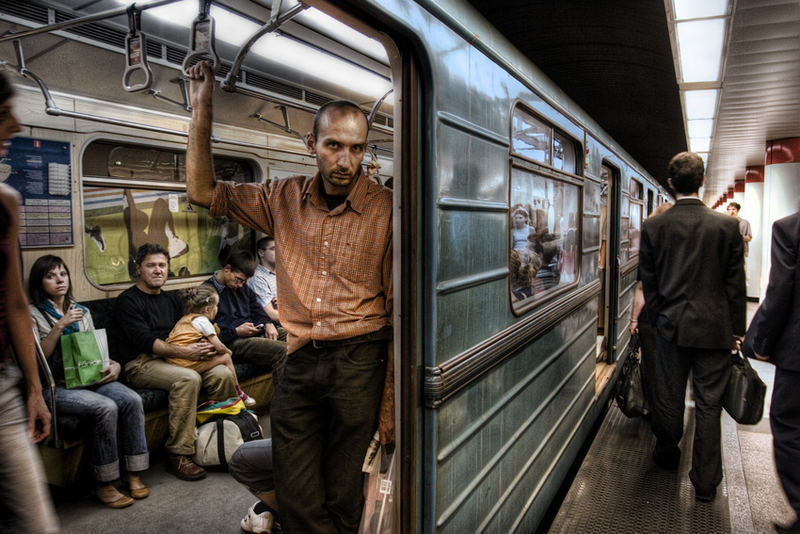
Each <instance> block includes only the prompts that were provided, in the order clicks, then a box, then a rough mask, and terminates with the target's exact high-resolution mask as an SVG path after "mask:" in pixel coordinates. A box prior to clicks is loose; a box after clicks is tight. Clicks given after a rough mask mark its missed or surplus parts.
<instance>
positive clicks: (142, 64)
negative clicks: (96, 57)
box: [122, 4, 153, 93]
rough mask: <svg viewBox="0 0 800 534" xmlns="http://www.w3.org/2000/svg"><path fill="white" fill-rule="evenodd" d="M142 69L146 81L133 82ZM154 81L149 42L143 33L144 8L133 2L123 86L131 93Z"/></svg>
mask: <svg viewBox="0 0 800 534" xmlns="http://www.w3.org/2000/svg"><path fill="white" fill-rule="evenodd" d="M137 71H141V72H142V73H143V74H144V81H143V82H141V83H133V84H132V83H131V77H132V76H133V73H135V72H137ZM152 82H153V71H152V70H150V65H149V64H148V63H147V44H146V42H145V38H144V34H143V33H142V10H141V9H137V8H136V4H131V6H130V7H129V8H128V35H126V36H125V72H124V73H123V74H122V87H123V88H125V90H126V91H128V92H129V93H131V92H134V91H144V90H146V89H149V88H150V85H151V84H152Z"/></svg>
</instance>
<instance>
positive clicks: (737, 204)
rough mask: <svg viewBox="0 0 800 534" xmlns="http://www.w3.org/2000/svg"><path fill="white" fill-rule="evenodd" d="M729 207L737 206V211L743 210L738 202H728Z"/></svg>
mask: <svg viewBox="0 0 800 534" xmlns="http://www.w3.org/2000/svg"><path fill="white" fill-rule="evenodd" d="M728 207H729V208H736V211H742V205H741V204H739V203H738V202H730V203H728Z"/></svg>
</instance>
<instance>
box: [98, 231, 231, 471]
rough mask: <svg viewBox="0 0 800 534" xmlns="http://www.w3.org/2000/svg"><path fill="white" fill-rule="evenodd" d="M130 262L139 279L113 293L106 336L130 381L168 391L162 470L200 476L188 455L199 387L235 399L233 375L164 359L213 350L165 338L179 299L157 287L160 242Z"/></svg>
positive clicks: (163, 256)
mask: <svg viewBox="0 0 800 534" xmlns="http://www.w3.org/2000/svg"><path fill="white" fill-rule="evenodd" d="M135 263H136V272H137V274H138V277H139V279H138V281H137V282H136V284H135V285H133V286H131V287H129V288H128V289H126V290H125V291H124V292H122V294H121V295H120V296H119V297H117V301H116V305H115V306H114V317H113V319H114V321H113V335H112V336H111V338H110V339H111V340H112V341H113V342H115V345H114V350H115V354H116V355H117V356H118V357H117V360H119V362H120V363H121V364H122V365H123V366H124V368H125V374H126V376H127V382H128V383H129V384H130V385H132V386H134V387H139V388H154V389H164V390H167V391H169V438H168V440H167V445H166V446H167V451H169V459H168V462H167V470H168V471H169V472H170V473H172V474H174V475H175V476H177V477H178V478H181V479H184V480H199V479H201V478H203V477H205V476H206V472H205V470H204V469H203V468H202V467H200V466H199V465H197V464H195V463H194V461H193V460H192V455H193V454H194V452H195V417H196V408H197V397H198V394H199V393H200V388H201V387H204V388H205V389H206V390H207V391H208V394H209V396H210V397H211V398H214V399H227V398H229V397H235V396H236V389H235V386H234V379H233V376H232V375H231V372H230V371H229V370H228V368H227V367H225V366H224V365H218V366H216V367H214V368H213V369H211V370H209V371H206V372H205V373H202V374H198V373H197V372H196V371H194V370H192V369H187V368H185V367H179V366H177V365H172V364H169V363H167V362H165V361H164V360H163V358H164V357H167V356H174V357H179V358H186V359H191V360H206V359H210V358H211V357H212V356H214V355H215V354H216V350H215V349H214V347H213V345H211V343H209V342H208V341H201V342H198V343H194V344H192V345H190V346H188V347H179V346H177V345H172V344H169V343H167V342H166V341H164V340H165V339H166V338H167V336H168V335H169V332H170V330H172V327H173V326H175V323H176V322H178V320H179V319H180V318H181V316H182V315H183V306H182V304H181V302H180V301H179V299H178V298H177V297H176V296H175V295H174V294H172V293H166V292H163V291H162V290H161V288H162V286H163V285H164V283H165V282H166V280H167V276H168V273H169V254H168V252H167V251H166V250H165V249H164V248H163V247H161V246H160V245H156V244H152V243H147V244H145V245H142V246H141V247H139V249H138V250H137V251H136V259H135Z"/></svg>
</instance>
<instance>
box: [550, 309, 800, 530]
mask: <svg viewBox="0 0 800 534" xmlns="http://www.w3.org/2000/svg"><path fill="white" fill-rule="evenodd" d="M755 309H756V306H755V305H752V306H748V312H749V313H748V315H750V316H752V313H754V312H755ZM751 364H752V365H753V368H754V369H755V370H756V371H757V372H758V374H759V376H761V379H762V380H763V381H764V382H766V384H767V388H768V389H767V395H766V402H765V407H764V418H763V419H762V420H761V422H760V423H758V424H756V425H739V424H737V423H736V422H735V421H734V420H733V419H732V418H731V417H730V416H729V415H728V414H727V413H726V412H725V411H724V410H723V413H722V456H723V479H722V483H721V484H720V486H719V487H718V488H717V495H716V497H715V498H714V500H713V501H711V502H710V503H703V502H700V501H697V500H696V499H695V497H694V488H693V486H692V484H691V482H690V481H689V475H688V473H689V469H690V467H691V443H692V439H693V436H694V404H693V402H692V401H691V399H690V398H689V396H688V395H687V402H686V411H685V414H684V428H685V432H684V436H683V439H682V441H681V445H680V446H681V451H682V454H681V462H680V467H679V468H678V470H677V471H666V470H663V469H661V468H659V467H657V466H656V465H655V464H654V463H653V460H652V458H651V455H652V451H653V447H654V446H655V438H654V436H653V434H652V432H651V431H650V428H649V426H648V424H647V422H646V421H645V420H644V419H643V418H635V419H628V418H626V417H625V416H624V415H623V414H622V412H621V411H620V410H619V408H617V406H616V405H615V404H614V405H612V406H610V407H609V409H608V412H607V414H606V416H605V418H604V420H603V422H602V423H601V425H600V428H599V430H598V432H597V434H596V436H595V438H594V440H593V442H592V445H591V446H590V448H589V450H588V452H587V454H586V456H585V458H584V459H583V462H582V463H581V466H580V468H579V469H578V472H577V474H576V475H575V478H574V480H573V482H572V485H571V486H570V489H569V491H568V492H567V494H566V497H565V498H564V500H563V502H562V503H561V506H560V507H559V509H558V512H557V513H556V514H555V517H554V519H553V521H552V523H551V524H550V525H549V526H547V527H545V528H544V529H543V530H542V532H549V533H552V534H556V533H570V534H572V533H611V532H613V533H615V534H634V533H635V534H639V533H645V532H646V533H672V534H675V533H703V534H711V533H734V534H740V533H741V534H744V533H756V534H762V533H769V532H775V530H774V527H773V523H776V522H777V523H780V524H789V523H791V522H792V521H794V519H795V517H794V512H793V511H792V509H791V507H790V506H789V504H788V502H787V501H786V497H785V495H784V494H783V490H782V489H781V486H780V482H779V480H778V475H777V473H776V472H775V462H774V458H773V452H772V433H771V430H770V426H769V402H770V399H771V396H772V382H773V380H774V374H775V368H774V366H772V365H771V364H769V363H765V362H760V361H755V360H751ZM687 389H689V388H687Z"/></svg>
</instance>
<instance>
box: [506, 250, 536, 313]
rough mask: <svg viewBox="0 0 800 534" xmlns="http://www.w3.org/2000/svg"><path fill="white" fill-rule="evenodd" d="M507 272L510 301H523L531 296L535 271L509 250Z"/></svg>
mask: <svg viewBox="0 0 800 534" xmlns="http://www.w3.org/2000/svg"><path fill="white" fill-rule="evenodd" d="M508 270H509V273H510V274H511V301H512V302H516V301H518V300H525V299H526V298H528V297H531V296H533V289H532V287H531V284H532V283H533V277H534V275H535V274H536V269H535V268H534V267H533V266H531V265H525V264H523V263H522V260H521V259H520V255H519V253H518V252H517V251H516V250H513V249H512V250H511V252H510V254H509V259H508Z"/></svg>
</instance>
